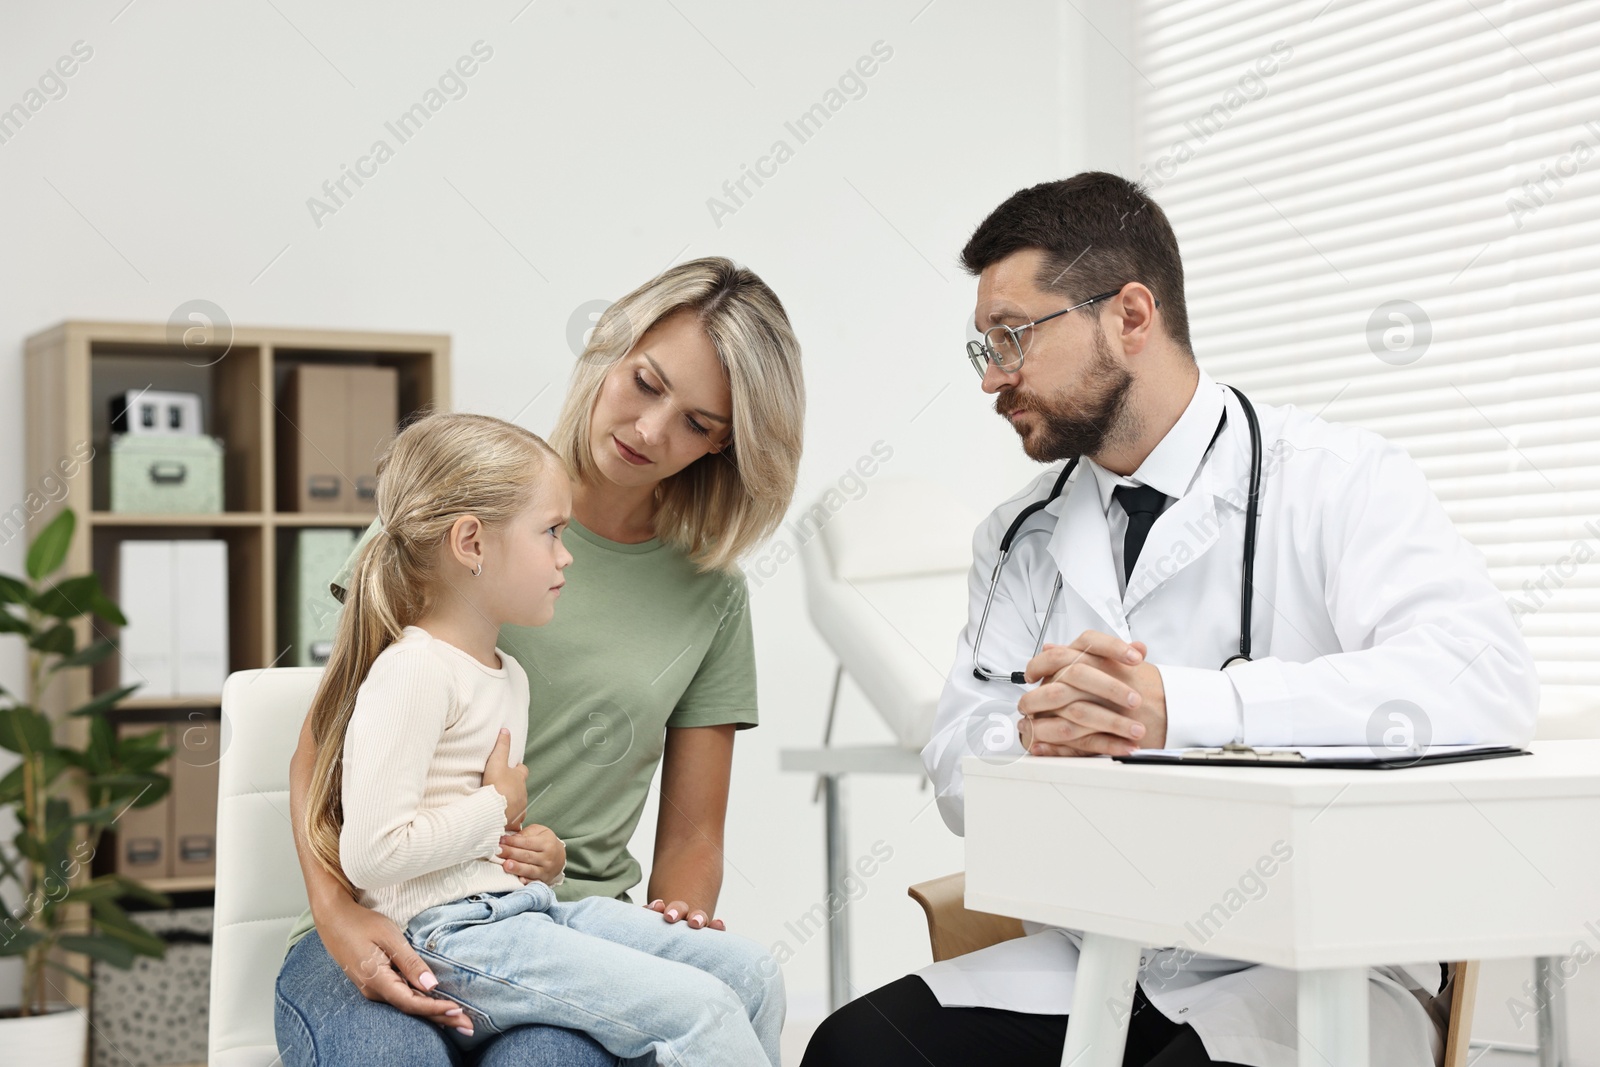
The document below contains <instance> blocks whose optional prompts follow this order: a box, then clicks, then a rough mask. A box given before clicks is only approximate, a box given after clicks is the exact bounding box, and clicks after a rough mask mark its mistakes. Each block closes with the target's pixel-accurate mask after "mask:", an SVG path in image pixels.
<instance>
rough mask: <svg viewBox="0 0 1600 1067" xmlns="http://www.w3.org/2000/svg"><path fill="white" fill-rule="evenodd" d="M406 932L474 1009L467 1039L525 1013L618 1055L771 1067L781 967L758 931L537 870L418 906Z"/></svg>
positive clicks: (467, 1044) (507, 1026)
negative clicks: (489, 889)
mask: <svg viewBox="0 0 1600 1067" xmlns="http://www.w3.org/2000/svg"><path fill="white" fill-rule="evenodd" d="M406 938H407V939H408V940H409V941H410V942H411V944H412V946H413V947H414V948H415V949H416V950H417V952H418V953H419V954H420V955H421V956H422V958H423V959H424V960H425V961H426V962H427V964H428V966H429V967H430V968H431V969H432V971H433V973H434V975H435V976H436V977H437V978H438V979H439V989H438V990H437V992H438V993H440V994H442V995H444V996H448V997H449V998H450V999H451V1000H454V1001H456V1002H458V1003H459V1004H460V1005H461V1006H462V1008H463V1009H465V1010H466V1011H467V1013H468V1014H469V1015H470V1016H471V1017H472V1024H473V1030H474V1034H473V1036H472V1037H470V1038H468V1037H463V1036H461V1035H459V1034H457V1033H455V1032H454V1031H452V1032H450V1034H449V1035H448V1036H449V1037H450V1039H451V1040H452V1041H454V1042H456V1043H457V1044H458V1045H459V1046H460V1047H461V1048H463V1049H474V1048H476V1047H477V1046H478V1045H479V1044H481V1043H482V1042H484V1041H486V1040H491V1039H493V1038H494V1037H495V1035H498V1034H500V1033H503V1032H505V1031H509V1030H512V1028H514V1027H517V1026H521V1025H524V1024H527V1023H543V1024H545V1025H551V1026H560V1027H566V1028H568V1029H571V1030H578V1031H582V1032H584V1033H587V1034H589V1035H591V1036H593V1037H594V1039H595V1040H596V1041H598V1042H599V1043H600V1044H601V1045H603V1046H605V1048H606V1049H607V1050H608V1051H610V1052H611V1053H612V1054H614V1055H616V1056H620V1057H622V1058H624V1059H634V1058H641V1057H643V1058H646V1059H645V1062H649V1058H650V1057H653V1058H654V1059H655V1061H656V1062H658V1063H661V1064H672V1065H683V1067H702V1065H717V1067H723V1065H726V1067H760V1065H762V1064H770V1065H771V1067H779V1052H778V1038H779V1033H780V1031H781V1030H782V1029H783V1013H784V995H783V976H782V973H781V972H780V970H779V967H778V964H777V961H775V960H774V959H773V958H772V957H771V956H770V955H769V954H768V953H767V952H766V951H764V950H763V949H762V948H761V947H760V946H759V945H757V944H756V943H755V942H753V941H750V940H748V939H746V938H742V937H739V936H737V935H735V934H730V933H726V932H725V931H721V930H713V929H709V928H706V929H700V930H695V929H692V928H690V927H689V925H688V924H687V923H682V922H678V923H668V922H666V921H665V920H664V919H663V918H662V917H661V915H660V914H658V913H657V912H653V911H650V910H649V909H647V908H641V907H638V906H636V905H633V904H627V903H624V902H623V901H620V900H614V899H612V898H609V897H589V898H587V899H584V900H577V901H571V902H565V903H564V902H560V901H557V900H556V899H555V892H554V891H553V890H552V889H551V888H550V887H549V886H547V885H545V884H544V883H543V882H530V883H528V884H527V885H525V886H522V887H521V888H519V889H514V890H511V891H509V892H505V893H478V894H474V895H473V896H470V897H467V898H466V899H464V900H457V901H452V902H451V903H449V904H441V905H439V906H438V907H434V908H429V909H427V910H426V911H424V912H422V913H421V914H419V915H418V916H416V917H415V918H414V919H412V920H411V922H410V923H409V924H408V925H407V926H406Z"/></svg>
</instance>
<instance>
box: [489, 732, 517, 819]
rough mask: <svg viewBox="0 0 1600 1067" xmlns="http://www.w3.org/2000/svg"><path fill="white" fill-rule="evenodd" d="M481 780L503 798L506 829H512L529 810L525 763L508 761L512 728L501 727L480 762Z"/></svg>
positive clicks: (509, 759) (509, 758)
mask: <svg viewBox="0 0 1600 1067" xmlns="http://www.w3.org/2000/svg"><path fill="white" fill-rule="evenodd" d="M483 784H484V785H492V786H494V787H495V789H496V790H498V791H499V793H500V795H501V796H503V797H505V799H506V830H507V832H510V833H515V832H516V831H517V830H518V829H520V828H521V826H522V817H523V816H524V815H526V814H527V812H528V765H527V764H526V763H512V762H511V731H510V730H507V729H506V728H505V727H503V726H502V727H501V728H500V736H499V737H497V738H495V739H494V748H493V749H492V750H491V751H490V752H489V762H488V763H485V764H484V765H483Z"/></svg>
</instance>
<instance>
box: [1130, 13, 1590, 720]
mask: <svg viewBox="0 0 1600 1067" xmlns="http://www.w3.org/2000/svg"><path fill="white" fill-rule="evenodd" d="M1137 36H1138V44H1137V47H1136V48H1135V49H1134V50H1133V51H1132V52H1131V58H1132V59H1133V61H1134V62H1135V63H1136V64H1137V66H1138V70H1139V72H1140V74H1141V75H1142V77H1139V78H1136V79H1135V84H1136V85H1137V86H1138V91H1139V92H1140V94H1141V101H1140V106H1139V108H1138V114H1139V120H1140V129H1139V134H1138V151H1139V159H1140V162H1141V164H1142V165H1143V167H1144V171H1145V173H1144V175H1143V177H1144V179H1145V181H1146V184H1147V186H1148V187H1149V188H1150V189H1151V191H1152V193H1153V195H1154V196H1155V199H1156V200H1157V201H1158V202H1159V203H1160V204H1161V205H1162V207H1163V208H1165V210H1166V211H1167V213H1168V215H1169V217H1170V218H1171V219H1172V223H1173V226H1174V228H1175V229H1176V230H1177V234H1178V241H1179V245H1180V247H1181V249H1182V252H1183V258H1184V266H1185V271H1186V273H1187V279H1188V296H1189V312H1190V321H1191V326H1192V333H1193V338H1194V344H1195V351H1196V353H1197V355H1198V357H1199V359H1200V362H1201V364H1202V365H1203V366H1204V367H1205V368H1206V370H1207V372H1208V373H1210V374H1211V375H1212V376H1213V377H1214V378H1216V379H1218V380H1219V381H1223V382H1229V383H1232V384H1234V385H1237V386H1239V387H1240V388H1242V389H1246V390H1248V391H1249V392H1250V393H1251V394H1252V395H1253V396H1254V397H1257V398H1259V399H1260V400H1262V401H1265V402H1269V403H1283V402H1290V403H1295V404H1298V405H1300V406H1302V407H1305V408H1307V409H1309V410H1311V411H1321V412H1322V413H1323V415H1324V417H1326V418H1329V419H1335V420H1340V421H1347V422H1353V423H1358V424H1360V425H1363V426H1366V427H1368V428H1370V429H1373V430H1376V431H1377V432H1379V433H1381V434H1383V435H1385V436H1386V437H1388V438H1390V439H1391V440H1393V441H1396V442H1398V443H1400V444H1401V445H1403V446H1404V447H1405V448H1406V449H1407V450H1409V451H1410V453H1411V455H1412V456H1414V457H1415V458H1416V459H1417V461H1418V462H1419V463H1420V464H1421V465H1422V467H1423V469H1424V470H1425V471H1426V472H1427V475H1428V477H1429V479H1430V481H1431V483H1432V485H1433V487H1434V489H1435V491H1436V492H1437V493H1438V495H1439V497H1440V499H1441V500H1442V501H1443V502H1444V506H1445V508H1446V509H1447V510H1448V511H1449V513H1450V515H1451V517H1452V518H1453V519H1454V520H1455V522H1456V523H1457V525H1458V526H1459V528H1460V529H1461V531H1462V532H1463V533H1464V534H1465V535H1466V536H1467V537H1468V538H1469V539H1471V540H1472V541H1473V542H1474V543H1475V544H1477V545H1478V546H1479V547H1480V548H1481V549H1482V550H1483V552H1484V553H1485V555H1486V556H1487V557H1488V560H1489V564H1490V567H1491V568H1492V571H1493V574H1494V577H1495V580H1496V582H1497V583H1498V584H1499V585H1500V588H1501V589H1502V590H1503V591H1504V592H1505V594H1506V596H1507V598H1508V599H1509V601H1510V602H1511V604H1512V605H1513V608H1514V609H1515V610H1516V611H1517V612H1518V615H1519V618H1520V619H1521V623H1522V630H1523V633H1524V634H1525V635H1526V636H1527V638H1528V642H1529V644H1530V645H1531V647H1532V648H1533V652H1534V655H1535V657H1536V658H1537V659H1538V662H1539V671H1540V677H1541V679H1542V680H1543V682H1544V683H1545V686H1546V699H1547V701H1548V700H1549V699H1550V698H1551V697H1552V696H1557V698H1558V699H1560V698H1563V697H1564V698H1567V699H1570V698H1572V697H1573V696H1578V695H1583V696H1588V697H1590V698H1593V697H1594V696H1595V695H1596V694H1600V299H1597V294H1600V0H1590V2H1578V3H1572V2H1566V3H1563V2H1559V0H1538V2H1534V0H1527V2H1502V3H1495V2H1490V0H1437V2H1420V3H1406V4H1395V3H1393V2H1392V0H1367V2H1353V0H1331V2H1329V0H1306V2H1292V3H1284V2H1282V0H1235V2H1232V3H1221V2H1216V0H1141V3H1140V9H1139V25H1138V29H1137ZM1396 302H1404V303H1396ZM1574 686H1577V687H1584V688H1583V689H1580V690H1574V689H1570V688H1568V687H1574ZM1588 687H1595V688H1593V689H1590V688H1588Z"/></svg>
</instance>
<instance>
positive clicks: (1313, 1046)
mask: <svg viewBox="0 0 1600 1067" xmlns="http://www.w3.org/2000/svg"><path fill="white" fill-rule="evenodd" d="M1296 1014H1298V1015H1299V1019H1298V1029H1299V1031H1300V1067H1367V1061H1368V1048H1369V1044H1368V1042H1369V1038H1368V1018H1367V1014H1368V1013H1367V969H1366V968H1365V967H1336V968H1332V969H1329V970H1315V971H1301V972H1300V986H1299V990H1298V996H1297V998H1296Z"/></svg>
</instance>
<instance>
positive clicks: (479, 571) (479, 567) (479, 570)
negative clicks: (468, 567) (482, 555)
mask: <svg viewBox="0 0 1600 1067" xmlns="http://www.w3.org/2000/svg"><path fill="white" fill-rule="evenodd" d="M482 573H483V561H482V560H479V561H478V565H477V566H476V567H474V568H472V576H473V577H474V578H476V577H477V576H478V575H480V574H482Z"/></svg>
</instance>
